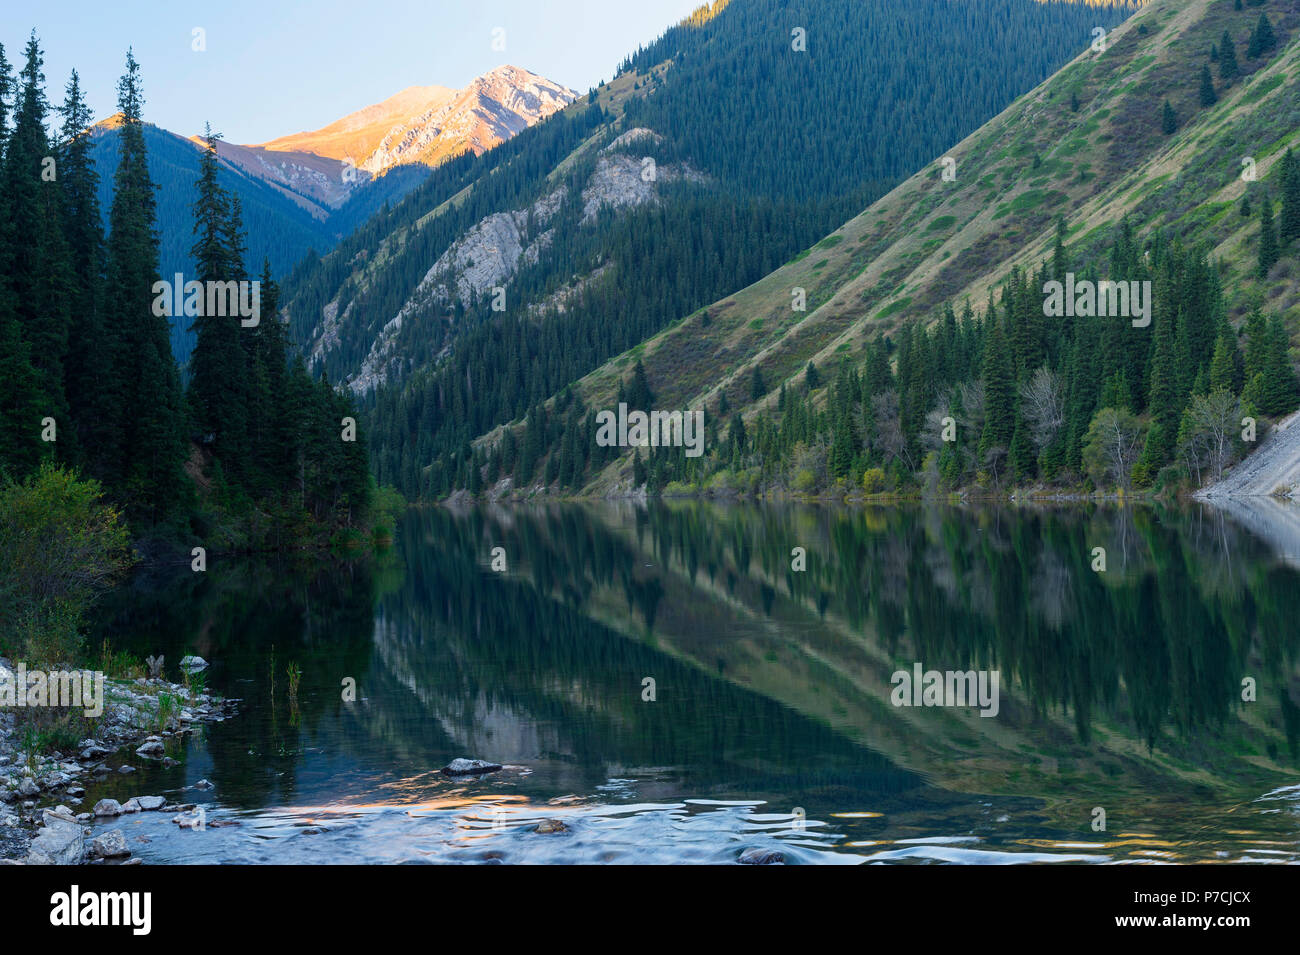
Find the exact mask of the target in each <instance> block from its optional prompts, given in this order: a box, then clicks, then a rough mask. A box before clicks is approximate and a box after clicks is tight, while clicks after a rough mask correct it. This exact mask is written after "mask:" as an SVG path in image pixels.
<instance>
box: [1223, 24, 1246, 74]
mask: <svg viewBox="0 0 1300 955" xmlns="http://www.w3.org/2000/svg"><path fill="white" fill-rule="evenodd" d="M1240 75H1241V68H1240V67H1239V66H1238V65H1237V47H1236V44H1234V43H1233V42H1232V34H1230V33H1229V32H1228V31H1227V30H1224V31H1223V39H1222V40H1221V41H1220V42H1219V79H1221V80H1223V82H1224V83H1231V82H1232V81H1233V80H1235V79H1236V78H1237V77H1238V76H1240Z"/></svg>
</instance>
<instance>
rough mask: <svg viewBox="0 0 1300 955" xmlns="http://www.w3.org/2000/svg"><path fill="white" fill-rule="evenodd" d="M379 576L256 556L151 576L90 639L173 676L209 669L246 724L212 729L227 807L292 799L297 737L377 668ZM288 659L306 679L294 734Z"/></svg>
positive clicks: (360, 569) (342, 565) (111, 603)
mask: <svg viewBox="0 0 1300 955" xmlns="http://www.w3.org/2000/svg"><path fill="white" fill-rule="evenodd" d="M372 571H373V567H372V565H371V563H370V562H368V561H354V562H344V561H338V562H335V561H310V562H294V561H263V560H258V559H252V558H244V559H224V560H222V561H219V562H218V561H213V562H211V563H210V564H209V570H208V571H207V572H206V573H203V574H196V573H192V572H191V571H190V570H189V568H188V567H185V568H183V569H181V570H179V571H177V572H174V573H160V572H157V571H155V572H152V573H150V574H148V575H142V576H140V577H137V578H135V579H134V580H133V581H132V582H131V583H130V584H128V585H127V586H126V587H123V588H121V589H120V590H119V591H117V592H115V593H114V594H112V595H110V597H109V598H108V600H107V601H106V602H105V604H104V606H103V608H102V610H103V613H102V615H101V622H100V624H99V626H98V627H97V628H96V630H95V632H94V634H93V637H92V639H93V642H94V643H95V644H98V643H99V641H101V640H103V639H108V640H110V641H111V642H112V644H113V646H114V647H117V648H120V649H124V650H128V651H129V652H131V653H134V654H137V655H140V656H143V655H145V654H146V653H148V654H153V653H159V652H160V653H163V654H164V655H165V657H166V661H167V662H166V666H167V667H168V668H169V670H170V669H171V668H174V667H175V666H176V664H177V663H179V661H180V659H181V657H183V656H184V655H185V654H187V653H196V654H198V655H199V656H202V657H203V658H204V659H206V660H208V661H210V662H211V663H212V664H213V668H212V670H211V671H210V673H209V686H212V687H214V688H215V687H216V686H218V685H219V684H221V683H223V682H226V683H227V684H228V688H227V689H226V690H225V692H226V693H227V694H228V695H233V696H238V697H241V698H242V703H241V711H242V713H244V714H248V715H249V716H250V718H247V719H244V718H241V719H237V720H233V721H230V722H227V723H225V724H222V726H221V727H220V729H219V730H217V729H215V728H214V729H213V730H210V731H209V732H208V739H207V745H208V749H209V752H210V754H211V757H212V760H213V764H214V768H213V773H212V777H213V781H214V782H215V783H216V784H217V786H218V787H221V788H222V789H223V795H224V796H228V797H229V798H228V801H230V802H234V803H237V804H243V805H264V804H266V803H267V802H272V801H277V800H284V799H287V798H288V797H289V796H290V795H291V794H292V793H293V791H294V789H295V786H296V782H295V775H296V772H297V770H298V768H299V762H298V754H299V750H300V749H301V746H302V743H301V740H303V739H310V738H312V737H313V736H316V735H317V734H318V733H319V731H320V727H321V724H322V723H324V722H326V721H328V720H329V719H330V718H331V717H332V716H333V715H334V714H336V712H337V710H338V708H339V706H340V705H341V694H340V692H339V684H340V679H341V677H342V675H344V674H347V675H353V676H356V675H359V674H362V673H364V672H365V671H366V669H367V667H368V666H369V662H368V661H369V655H370V636H371V630H372V627H373V608H374V581H373V573H372ZM272 647H274V648H275V650H274V653H275V662H274V676H273V671H272V660H271V653H272ZM291 662H293V663H295V664H296V665H297V666H299V667H300V668H301V671H302V672H301V686H302V690H301V691H300V699H299V704H298V710H297V713H298V720H299V725H298V726H297V727H291V726H289V725H288V721H287V714H288V713H289V709H288V704H289V701H288V678H287V673H286V667H287V666H288V665H289V664H290V663H291ZM340 671H341V672H340ZM235 676H237V677H238V678H239V679H240V682H238V683H233V682H230V679H231V678H232V677H235ZM273 680H274V690H275V696H274V699H273V698H272V683H273ZM322 688H328V689H329V692H324V691H323V690H322ZM313 690H316V691H317V692H312V691H313Z"/></svg>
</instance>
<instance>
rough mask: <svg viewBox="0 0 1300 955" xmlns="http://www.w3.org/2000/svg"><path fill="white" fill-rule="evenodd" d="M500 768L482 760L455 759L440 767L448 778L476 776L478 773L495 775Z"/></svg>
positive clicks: (497, 764) (496, 764) (498, 764)
mask: <svg viewBox="0 0 1300 955" xmlns="http://www.w3.org/2000/svg"><path fill="white" fill-rule="evenodd" d="M500 768H501V764H500V763H489V762H488V761H487V760H483V759H464V758H462V757H457V758H456V759H453V760H452V761H451V762H450V763H448V764H447V765H446V766H444V767H442V771H443V772H444V773H446V774H447V775H448V776H476V775H478V774H480V773H495V772H496V771H497V770H498V769H500Z"/></svg>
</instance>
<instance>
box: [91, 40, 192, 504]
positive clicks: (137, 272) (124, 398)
mask: <svg viewBox="0 0 1300 955" xmlns="http://www.w3.org/2000/svg"><path fill="white" fill-rule="evenodd" d="M143 103H144V96H143V93H142V92H141V87H140V65H139V64H138V63H137V62H136V59H135V56H134V55H133V54H132V53H131V52H130V51H128V52H127V55H126V72H125V73H124V74H123V75H122V78H121V80H120V81H119V82H118V86H117V105H118V109H119V110H120V112H121V113H122V126H121V129H120V132H119V145H120V149H121V154H120V157H119V160H118V165H117V171H116V172H115V173H114V176H113V185H114V193H113V204H112V206H111V208H110V209H109V215H108V220H109V238H108V281H107V286H106V291H105V297H104V301H105V303H106V308H105V323H104V324H105V327H106V328H111V329H113V334H112V335H111V336H110V337H111V338H112V339H114V340H112V341H108V340H106V342H105V344H106V346H108V347H111V357H110V356H109V355H107V354H106V355H105V357H106V358H107V359H108V360H110V361H111V368H112V375H111V377H112V381H113V383H114V389H115V393H114V394H113V395H112V396H111V403H110V420H111V422H112V428H113V430H114V432H115V434H116V435H120V443H119V445H118V448H117V455H116V457H115V458H114V464H113V465H112V466H111V467H110V469H109V473H108V474H107V475H106V480H107V482H108V486H109V488H110V490H112V491H114V492H115V493H116V494H117V495H118V496H120V497H121V498H122V499H123V500H124V501H125V502H126V504H127V506H128V512H129V513H130V514H131V515H132V516H134V517H135V518H136V519H137V520H139V521H143V522H144V523H157V522H161V521H163V520H165V519H167V518H169V517H171V516H172V515H173V514H175V512H176V508H177V507H178V506H179V505H180V503H181V501H182V500H183V497H184V492H185V484H184V483H183V473H182V470H181V465H182V462H183V461H184V459H185V454H186V448H185V441H184V437H183V418H182V404H181V389H180V373H179V372H178V371H177V368H176V361H175V359H174V358H173V357H172V353H171V342H170V328H169V326H168V323H167V318H166V316H164V315H159V314H156V313H155V311H154V308H153V306H154V298H155V291H154V286H155V283H157V282H158V281H159V277H158V236H157V231H156V228H155V217H156V212H155V199H154V186H153V181H152V180H151V179H150V177H149V165H148V160H147V156H146V153H145V142H144V125H143V121H142V119H141V109H142V107H143ZM107 350H108V349H107V348H106V351H107Z"/></svg>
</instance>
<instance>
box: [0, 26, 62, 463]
mask: <svg viewBox="0 0 1300 955" xmlns="http://www.w3.org/2000/svg"><path fill="white" fill-rule="evenodd" d="M26 56H27V63H26V65H25V66H24V67H23V70H22V72H21V73H20V74H19V83H18V89H17V94H16V96H15V103H14V107H15V108H14V125H13V129H12V131H11V132H10V133H9V136H8V142H7V145H6V150H5V162H4V178H3V188H4V192H5V205H6V208H5V217H4V222H3V229H4V234H5V242H4V244H3V248H4V252H5V261H4V262H3V269H4V271H5V272H6V273H7V274H8V277H9V292H10V296H11V304H12V308H13V313H14V316H15V318H16V319H17V321H18V324H19V327H20V328H21V330H22V335H23V338H24V339H25V340H26V342H27V344H28V346H29V355H30V359H31V363H32V366H33V367H34V368H35V370H36V376H37V379H36V383H37V388H38V389H39V390H40V394H41V411H42V417H51V418H53V419H54V420H55V422H56V424H57V441H56V443H55V444H54V445H47V447H49V449H50V450H51V451H53V450H55V449H56V448H57V449H58V450H59V451H60V452H61V454H60V456H61V457H63V458H64V459H65V460H71V459H73V458H74V457H75V455H74V453H73V449H75V447H76V431H75V429H74V428H73V427H72V426H71V421H70V420H69V415H68V402H67V396H66V394H65V391H64V361H65V359H66V357H67V351H68V325H69V322H70V319H71V304H70V301H69V298H70V293H71V284H72V274H71V266H70V263H69V260H68V246H67V242H66V240H65V238H64V234H63V206H62V195H61V192H60V186H59V182H58V163H57V159H56V158H55V157H54V155H53V153H54V150H53V149H52V148H51V147H50V142H49V139H48V137H47V134H46V123H47V117H48V114H49V104H48V102H46V99H45V75H44V73H42V72H41V66H42V63H43V58H42V56H41V50H40V45H39V44H38V43H37V41H36V36H35V34H33V35H32V37H31V38H30V39H29V40H28V41H27V49H26Z"/></svg>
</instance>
